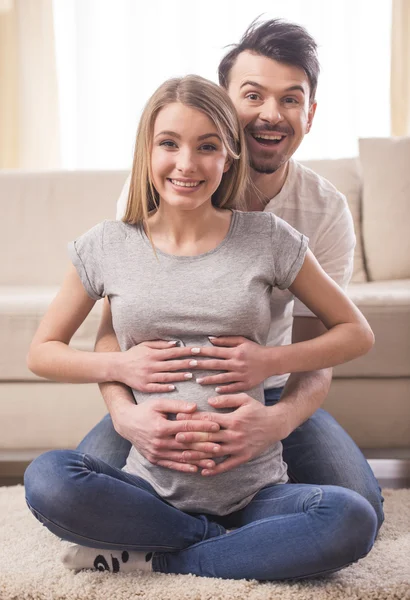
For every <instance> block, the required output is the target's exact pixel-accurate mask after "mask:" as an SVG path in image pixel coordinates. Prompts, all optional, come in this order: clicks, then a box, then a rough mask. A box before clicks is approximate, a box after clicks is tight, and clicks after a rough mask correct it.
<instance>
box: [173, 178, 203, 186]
mask: <svg viewBox="0 0 410 600" xmlns="http://www.w3.org/2000/svg"><path fill="white" fill-rule="evenodd" d="M171 182H172V183H173V184H174V185H179V186H181V187H196V186H197V185H199V184H200V183H201V182H200V181H190V182H188V181H178V180H177V179H171Z"/></svg>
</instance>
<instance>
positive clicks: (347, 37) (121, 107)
mask: <svg viewBox="0 0 410 600" xmlns="http://www.w3.org/2000/svg"><path fill="white" fill-rule="evenodd" d="M390 13H391V0H379V1H378V2H374V1H373V0H300V1H296V0H284V1H282V0H269V2H268V1H267V0H264V1H261V0H253V1H252V2H249V0H247V1H246V2H245V1H242V0H240V1H236V2H230V1H229V2H228V1H226V2H223V1H222V2H221V0H207V2H203V1H199V0H173V1H172V2H170V1H169V0H150V1H149V2H146V3H142V2H141V3H140V2H136V0H115V1H114V0H70V1H69V2H68V1H67V0H54V19H55V35H56V52H57V74H58V82H59V97H60V115H61V139H62V167H63V168H96V169H116V168H129V167H130V165H131V160H132V151H133V145H134V137H135V132H136V127H137V123H138V119H139V115H140V114H141V110H142V108H143V106H144V103H145V102H146V100H147V99H148V97H149V96H150V95H151V94H152V92H153V91H154V90H155V88H156V87H157V86H158V85H159V84H160V83H162V82H163V81H164V80H165V79H167V78H169V77H173V76H180V75H184V74H187V73H197V74H199V75H202V76H204V77H208V78H209V79H212V80H214V81H216V80H217V76H216V72H217V65H218V63H219V60H220V59H221V57H222V56H223V54H224V52H226V48H225V47H226V46H227V45H229V44H232V43H235V42H237V41H239V39H240V37H241V35H242V33H243V32H244V31H245V29H246V28H247V26H248V25H249V24H250V23H251V21H252V20H253V19H254V18H255V17H257V16H258V15H261V14H263V18H276V17H282V18H284V19H288V20H291V21H295V22H297V23H299V24H301V25H304V26H305V27H306V28H307V29H308V31H309V32H310V33H311V34H312V35H313V36H314V37H315V39H316V41H317V42H318V44H319V59H320V62H321V67H322V72H321V76H320V80H319V87H318V93H317V100H318V109H317V113H316V117H315V122H314V126H313V128H312V131H311V133H310V134H309V135H308V136H306V138H305V140H304V141H303V144H302V146H301V148H300V149H299V151H298V158H300V159H309V158H312V159H314V158H338V157H347V156H355V155H356V154H357V140H358V138H359V137H372V136H374V137H381V136H387V135H389V134H390V114H389V76H390V25H391V16H390Z"/></svg>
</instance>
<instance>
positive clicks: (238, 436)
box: [175, 394, 290, 475]
mask: <svg viewBox="0 0 410 600" xmlns="http://www.w3.org/2000/svg"><path fill="white" fill-rule="evenodd" d="M208 402H209V404H211V406H213V407H214V408H228V407H229V408H235V409H236V410H234V411H233V412H231V413H207V412H201V413H198V412H194V413H192V414H189V415H188V414H181V413H178V414H177V421H179V420H180V419H184V420H187V419H200V420H201V419H205V420H207V421H209V420H210V421H211V422H215V423H218V424H219V425H220V426H221V429H220V431H218V432H217V433H213V432H208V433H199V432H188V431H187V432H183V433H178V434H177V435H176V436H175V439H176V441H178V442H180V443H184V444H187V443H189V444H195V443H198V442H208V443H209V442H211V443H217V444H220V446H221V448H220V450H219V452H218V453H217V454H216V456H226V455H228V458H226V459H225V460H224V461H223V462H222V463H220V464H218V465H216V467H215V468H212V469H209V468H205V469H204V470H203V471H202V473H201V474H202V475H217V474H219V473H225V472H226V471H229V470H231V469H233V468H235V467H238V466H239V465H241V464H243V463H245V462H248V461H249V460H251V459H252V458H255V457H256V456H260V455H261V454H262V453H263V452H264V451H265V450H267V449H268V448H270V447H271V446H273V445H274V444H275V443H276V442H278V441H280V440H282V439H284V438H285V437H287V436H288V435H289V434H290V430H289V427H288V424H287V421H286V418H285V413H284V412H283V411H282V407H281V406H280V403H278V404H276V405H275V406H269V407H268V406H265V405H264V404H262V403H261V402H258V401H257V400H254V399H253V398H251V397H250V396H248V395H247V394H234V395H226V396H219V397H218V398H210V399H209V400H208ZM185 455H187V456H188V457H189V452H188V453H185Z"/></svg>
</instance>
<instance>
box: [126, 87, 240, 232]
mask: <svg viewBox="0 0 410 600" xmlns="http://www.w3.org/2000/svg"><path fill="white" fill-rule="evenodd" d="M173 102H181V103H182V104H185V106H189V107H191V108H196V109H197V110H200V111H201V112H202V113H204V114H205V115H206V116H207V117H209V118H210V119H211V121H212V122H213V123H214V124H215V126H216V128H217V130H218V132H219V135H220V136H221V139H222V142H223V144H224V145H225V147H226V149H227V152H228V156H229V159H230V162H231V166H230V168H229V169H228V171H227V172H226V173H224V174H223V176H222V180H221V183H220V185H219V187H218V189H217V190H216V191H215V193H214V194H213V196H212V204H213V205H214V206H218V207H221V208H222V207H225V208H239V209H241V208H242V209H243V207H244V204H243V198H244V194H245V188H246V185H247V179H248V159H247V152H246V142H245V137H244V133H243V130H242V127H241V124H240V122H239V118H238V115H237V113H236V110H235V107H234V105H233V103H232V101H231V99H230V98H229V96H228V94H227V93H226V92H225V91H224V90H223V89H222V88H220V87H219V86H218V85H216V84H215V83H212V82H211V81H208V80H207V79H204V78H203V77H199V76H197V75H187V76H186V77H181V78H177V79H169V80H167V81H165V83H163V84H162V85H161V86H160V87H159V88H158V89H157V91H156V92H155V93H154V94H153V95H152V96H151V98H150V99H149V100H148V102H147V104H146V106H145V108H144V111H143V113H142V116H141V120H140V123H139V126H138V131H137V138H136V142H135V151H134V161H133V165H132V173H131V183H130V189H129V193H128V202H127V208H126V211H125V215H124V217H123V219H122V220H123V221H124V222H125V223H130V224H131V225H135V224H137V223H141V222H143V221H144V222H145V223H147V219H148V215H149V213H150V212H151V211H152V210H155V209H157V208H158V206H159V195H158V192H157V191H156V189H155V188H154V185H153V182H152V171H151V150H152V138H153V132H154V123H155V119H156V117H157V115H158V113H159V111H160V110H161V109H162V108H163V107H164V106H166V105H167V104H171V103H173ZM148 235H149V232H148Z"/></svg>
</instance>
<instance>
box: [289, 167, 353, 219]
mask: <svg viewBox="0 0 410 600" xmlns="http://www.w3.org/2000/svg"><path fill="white" fill-rule="evenodd" d="M292 166H293V169H294V176H293V177H292V181H291V186H290V188H289V194H288V200H289V202H292V199H293V200H294V202H295V203H298V201H299V204H300V207H301V208H306V209H308V210H309V209H311V210H314V209H315V208H316V209H320V210H321V211H323V212H329V211H332V210H335V209H336V210H341V209H345V208H346V206H347V204H346V198H345V196H344V195H343V194H342V193H341V192H339V190H338V189H337V188H336V187H335V186H334V185H333V183H331V182H330V181H329V180H328V179H326V178H325V177H323V176H322V175H319V173H317V172H316V171H314V170H313V169H311V168H310V167H308V166H307V165H304V164H302V163H300V162H297V161H293V165H292Z"/></svg>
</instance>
